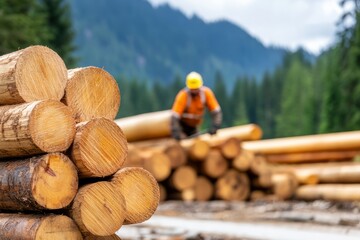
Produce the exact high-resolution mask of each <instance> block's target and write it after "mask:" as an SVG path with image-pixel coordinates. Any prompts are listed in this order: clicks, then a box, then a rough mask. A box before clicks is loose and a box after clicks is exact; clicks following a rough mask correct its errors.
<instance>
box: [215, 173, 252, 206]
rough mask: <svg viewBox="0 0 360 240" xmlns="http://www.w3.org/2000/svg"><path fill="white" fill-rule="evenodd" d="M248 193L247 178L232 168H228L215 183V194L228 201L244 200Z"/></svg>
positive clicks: (248, 184)
mask: <svg viewBox="0 0 360 240" xmlns="http://www.w3.org/2000/svg"><path fill="white" fill-rule="evenodd" d="M249 193H250V183H249V178H248V176H247V175H246V174H244V173H240V172H238V171H236V170H234V169H230V170H228V171H227V172H226V173H225V175H224V176H223V177H221V178H219V179H218V180H217V181H216V184H215V196H216V197H217V198H219V199H223V200H228V201H236V200H238V201H243V200H246V199H247V197H248V196H249Z"/></svg>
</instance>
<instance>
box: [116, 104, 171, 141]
mask: <svg viewBox="0 0 360 240" xmlns="http://www.w3.org/2000/svg"><path fill="white" fill-rule="evenodd" d="M170 120H171V111H170V110H165V111H160V112H152V113H144V114H140V115H136V116H132V117H126V118H121V119H116V120H115V122H116V124H118V125H119V126H120V127H121V128H122V129H123V131H124V133H125V136H126V138H127V140H128V142H135V141H141V140H148V139H155V138H164V137H170V136H171V128H170Z"/></svg>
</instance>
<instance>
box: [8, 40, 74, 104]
mask: <svg viewBox="0 0 360 240" xmlns="http://www.w3.org/2000/svg"><path fill="white" fill-rule="evenodd" d="M15 81H16V87H17V90H18V92H19V94H20V96H21V97H22V98H23V99H24V101H25V102H32V101H37V100H44V99H52V100H57V101H59V100H60V99H61V98H62V97H63V95H64V89H65V86H66V82H67V73H66V66H65V64H64V62H63V60H62V59H61V57H60V56H59V55H58V54H57V53H56V52H54V51H53V50H51V49H50V48H47V47H44V46H31V47H28V48H26V49H24V50H23V51H22V53H21V56H20V57H19V59H18V61H17V64H16V72H15Z"/></svg>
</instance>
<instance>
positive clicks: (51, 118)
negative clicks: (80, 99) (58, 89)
mask: <svg viewBox="0 0 360 240" xmlns="http://www.w3.org/2000/svg"><path fill="white" fill-rule="evenodd" d="M29 131H30V135H31V137H32V140H33V142H34V143H35V145H36V146H37V147H38V148H40V149H41V150H42V151H44V152H62V151H65V150H67V149H68V148H69V147H70V145H71V143H72V142H73V140H74V136H75V132H76V129H75V120H74V119H73V117H72V115H71V111H70V109H69V108H68V107H67V106H65V105H64V104H62V103H60V102H58V101H53V100H47V101H42V102H40V103H39V104H37V105H36V106H35V108H34V110H33V111H32V112H31V116H30V118H29Z"/></svg>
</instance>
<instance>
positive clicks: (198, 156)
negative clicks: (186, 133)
mask: <svg viewBox="0 0 360 240" xmlns="http://www.w3.org/2000/svg"><path fill="white" fill-rule="evenodd" d="M209 151H210V145H209V143H207V142H205V141H203V140H200V139H196V140H195V141H194V143H193V145H192V146H191V147H190V149H189V151H188V155H189V157H190V158H191V159H192V160H195V161H203V160H204V159H205V158H206V157H207V156H208V154H209Z"/></svg>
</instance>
